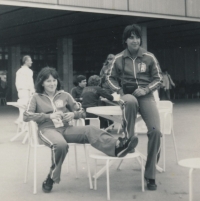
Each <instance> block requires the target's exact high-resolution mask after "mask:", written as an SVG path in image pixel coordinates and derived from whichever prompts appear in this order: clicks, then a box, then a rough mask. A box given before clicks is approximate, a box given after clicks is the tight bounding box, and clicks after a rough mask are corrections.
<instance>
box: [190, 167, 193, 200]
mask: <svg viewBox="0 0 200 201" xmlns="http://www.w3.org/2000/svg"><path fill="white" fill-rule="evenodd" d="M192 172H193V168H191V169H190V171H189V201H192V197H193V196H192Z"/></svg>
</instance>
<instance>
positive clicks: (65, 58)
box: [57, 38, 73, 92]
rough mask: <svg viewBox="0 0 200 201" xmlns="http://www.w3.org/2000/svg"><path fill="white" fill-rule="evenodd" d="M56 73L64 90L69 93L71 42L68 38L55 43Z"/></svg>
mask: <svg viewBox="0 0 200 201" xmlns="http://www.w3.org/2000/svg"><path fill="white" fill-rule="evenodd" d="M57 48H58V50H57V58H58V59H57V61H58V69H57V70H58V73H59V76H60V78H61V80H62V81H63V87H64V90H65V91H67V92H70V90H71V88H72V87H73V57H72V52H73V42H72V39H70V38H61V39H58V41H57Z"/></svg>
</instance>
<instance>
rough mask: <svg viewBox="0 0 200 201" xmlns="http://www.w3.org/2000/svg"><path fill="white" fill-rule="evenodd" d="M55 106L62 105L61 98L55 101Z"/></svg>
mask: <svg viewBox="0 0 200 201" xmlns="http://www.w3.org/2000/svg"><path fill="white" fill-rule="evenodd" d="M55 104H56V107H63V101H62V100H57V101H55Z"/></svg>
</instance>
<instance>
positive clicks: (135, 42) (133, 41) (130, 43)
mask: <svg viewBox="0 0 200 201" xmlns="http://www.w3.org/2000/svg"><path fill="white" fill-rule="evenodd" d="M140 43H141V40H140V38H138V37H137V36H136V35H135V34H134V33H131V36H130V37H129V38H127V39H126V44H127V48H128V49H129V50H138V49H139V47H140Z"/></svg>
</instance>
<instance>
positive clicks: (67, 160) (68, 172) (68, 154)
mask: <svg viewBox="0 0 200 201" xmlns="http://www.w3.org/2000/svg"><path fill="white" fill-rule="evenodd" d="M66 157H67V173H69V152H68V153H67V156H66Z"/></svg>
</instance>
